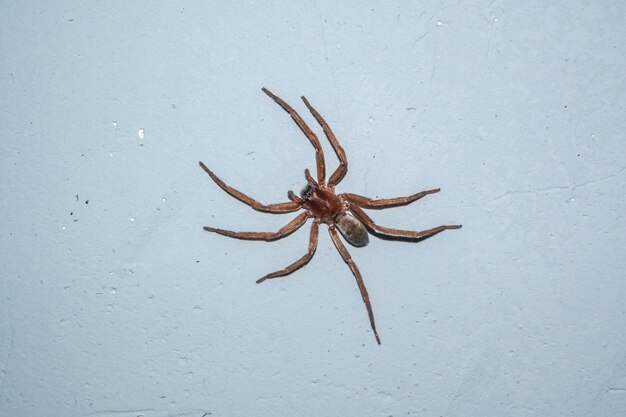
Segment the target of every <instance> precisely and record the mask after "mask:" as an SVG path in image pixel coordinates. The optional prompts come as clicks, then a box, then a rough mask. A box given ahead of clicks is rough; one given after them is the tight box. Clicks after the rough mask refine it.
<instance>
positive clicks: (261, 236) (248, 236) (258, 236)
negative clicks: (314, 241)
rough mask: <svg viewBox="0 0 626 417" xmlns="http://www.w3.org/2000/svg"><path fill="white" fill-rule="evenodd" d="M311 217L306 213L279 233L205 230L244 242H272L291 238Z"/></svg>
mask: <svg viewBox="0 0 626 417" xmlns="http://www.w3.org/2000/svg"><path fill="white" fill-rule="evenodd" d="M308 217H309V215H308V214H307V213H306V212H304V213H301V214H300V215H299V216H298V217H296V218H295V219H293V220H292V221H290V222H289V223H287V225H286V226H283V227H281V228H280V229H279V230H278V231H277V232H233V231H232V230H224V229H216V228H214V227H208V226H204V227H203V229H204V230H206V231H207V232H213V233H217V234H220V235H222V236H228V237H234V238H235V239H243V240H265V241H267V242H272V241H274V240H278V239H282V238H284V237H286V236H289V235H290V234H292V233H293V232H295V231H296V230H298V229H299V228H301V227H302V225H304V223H306V221H307V219H308Z"/></svg>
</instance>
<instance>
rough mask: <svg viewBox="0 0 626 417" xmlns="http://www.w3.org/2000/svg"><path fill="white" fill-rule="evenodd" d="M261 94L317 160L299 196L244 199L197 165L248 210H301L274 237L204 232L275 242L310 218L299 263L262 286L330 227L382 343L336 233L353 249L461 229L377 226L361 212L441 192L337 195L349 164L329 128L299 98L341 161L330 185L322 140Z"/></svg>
mask: <svg viewBox="0 0 626 417" xmlns="http://www.w3.org/2000/svg"><path fill="white" fill-rule="evenodd" d="M263 92H265V94H267V95H268V96H270V97H271V98H272V99H273V100H274V101H275V102H276V103H278V105H280V106H281V107H282V108H283V109H284V110H285V111H286V112H287V113H289V115H290V116H291V118H292V119H293V121H294V122H295V123H296V124H297V125H298V127H299V128H300V130H302V132H303V133H304V135H305V136H306V137H307V138H308V139H309V141H310V142H311V145H313V148H314V149H315V161H316V168H317V179H315V178H313V176H312V175H311V173H310V172H309V170H308V169H305V170H304V176H305V178H306V185H305V186H304V188H303V189H302V191H301V192H300V196H297V195H296V194H295V193H294V192H293V191H291V190H290V191H289V192H288V193H287V196H288V198H289V200H290V201H288V202H284V203H277V204H269V205H266V204H262V203H260V202H258V201H256V200H254V199H253V198H251V197H248V196H247V195H245V194H244V193H242V192H240V191H237V190H236V189H234V188H232V187H230V186H228V185H226V183H224V182H223V181H222V180H221V179H220V178H219V177H218V176H217V175H215V174H214V173H213V172H212V171H211V170H210V169H209V168H207V167H206V165H204V164H203V163H202V162H200V166H201V167H202V169H203V170H204V171H206V173H207V174H209V176H210V177H211V179H212V180H213V181H215V183H216V184H217V185H218V186H219V187H220V188H221V189H222V190H224V191H226V192H227V193H228V194H230V195H231V196H232V197H234V198H236V199H237V200H239V201H241V202H242V203H245V204H247V205H249V206H250V207H252V208H253V209H255V210H257V211H260V212H263V213H273V214H284V213H292V212H295V211H298V210H304V211H303V212H302V213H301V214H300V215H298V216H297V217H296V218H295V219H293V220H292V221H290V222H289V223H287V225H286V226H284V227H282V228H281V229H279V230H278V231H277V232H234V231H231V230H224V229H217V228H214V227H208V226H206V227H204V230H206V231H207V232H213V233H218V234H220V235H223V236H228V237H233V238H237V239H244V240H264V241H275V240H278V239H282V238H284V237H285V236H288V235H290V234H291V233H293V232H294V231H296V230H298V229H299V228H300V227H302V226H303V225H304V224H305V223H306V222H307V220H308V219H313V221H312V223H311V232H310V237H309V249H308V251H307V253H306V254H305V255H304V256H302V257H301V258H300V259H298V260H297V261H295V262H293V263H292V264H290V265H289V266H287V267H285V268H284V269H281V270H279V271H276V272H272V273H270V274H267V275H265V276H264V277H262V278H260V279H258V280H257V281H256V282H257V283H261V282H263V281H265V280H268V279H272V278H278V277H283V276H285V275H289V274H291V273H292V272H294V271H296V270H298V269H300V268H302V267H303V266H304V265H306V264H307V263H308V262H309V261H310V260H311V258H313V254H314V253H315V250H316V248H317V240H318V234H319V225H320V223H324V224H326V225H327V226H328V231H329V233H330V237H331V239H332V241H333V243H334V244H335V247H336V248H337V250H338V251H339V253H340V254H341V257H342V258H343V260H344V261H345V262H346V263H347V264H348V266H349V267H350V270H351V271H352V274H353V275H354V277H355V278H356V282H357V285H358V287H359V291H360V292H361V297H362V298H363V302H364V303H365V307H366V308H367V314H368V316H369V321H370V325H371V327H372V331H373V332H374V337H375V338H376V342H378V344H380V338H379V337H378V332H377V331H376V323H375V322H374V313H373V312H372V306H371V304H370V300H369V295H368V293H367V289H366V288H365V284H364V282H363V277H362V276H361V272H360V271H359V268H358V267H357V265H356V263H355V262H354V260H352V257H351V256H350V253H349V252H348V250H347V249H346V247H345V245H344V244H343V243H342V241H341V238H340V237H339V233H341V235H342V236H343V238H344V239H345V240H346V241H347V242H348V243H350V244H351V245H353V246H355V247H362V246H366V245H367V244H368V242H369V237H368V232H369V233H371V234H372V235H374V236H376V237H379V238H382V239H391V240H403V241H408V242H419V241H421V240H424V239H427V238H429V237H431V236H433V235H436V234H437V233H440V232H442V231H444V230H447V229H460V228H461V225H447V226H438V227H434V228H432V229H428V230H423V231H419V232H413V231H409V230H399V229H391V228H388V227H383V226H379V225H377V224H376V223H374V221H373V220H372V219H371V218H370V217H369V216H368V215H367V214H366V213H365V211H363V209H374V210H380V209H385V208H390V207H398V206H404V205H407V204H410V203H412V202H414V201H417V200H419V199H420V198H422V197H424V196H426V195H428V194H434V193H437V192H439V188H436V189H432V190H427V191H422V192H419V193H417V194H413V195H410V196H408V197H397V198H387V199H376V200H375V199H371V198H368V197H363V196H360V195H357V194H350V193H343V194H336V193H335V186H336V185H337V184H339V182H340V181H341V180H342V179H343V177H344V176H345V175H346V172H347V171H348V160H347V158H346V153H345V152H344V150H343V148H342V147H341V145H339V142H338V141H337V138H336V137H335V134H334V133H333V131H332V130H331V129H330V126H328V123H326V121H325V120H324V118H323V117H322V116H321V115H320V114H319V113H318V112H317V111H316V110H315V109H314V108H313V107H312V106H311V104H310V103H309V101H308V100H307V99H306V98H305V97H304V96H303V97H302V100H303V101H304V104H305V105H306V107H307V108H308V109H309V111H310V112H311V114H312V115H313V117H314V118H315V120H317V122H318V123H319V124H320V126H321V127H322V129H323V131H324V134H325V135H326V138H327V139H328V141H329V142H330V145H331V146H332V148H333V150H334V151H335V153H336V154H337V158H338V159H339V167H338V168H337V169H336V170H335V171H334V172H333V174H332V175H331V176H330V178H329V179H328V180H326V167H325V162H324V152H323V151H322V146H321V145H320V141H319V139H318V138H317V136H316V135H315V133H314V132H313V131H312V130H311V128H310V127H309V126H308V125H307V124H306V123H305V122H304V120H303V119H302V117H300V115H299V114H298V112H297V111H295V110H294V109H293V108H292V107H291V106H290V105H289V104H287V103H286V102H285V101H284V100H282V99H281V98H280V97H278V96H276V95H275V94H273V93H272V92H271V91H269V90H268V89H266V88H263Z"/></svg>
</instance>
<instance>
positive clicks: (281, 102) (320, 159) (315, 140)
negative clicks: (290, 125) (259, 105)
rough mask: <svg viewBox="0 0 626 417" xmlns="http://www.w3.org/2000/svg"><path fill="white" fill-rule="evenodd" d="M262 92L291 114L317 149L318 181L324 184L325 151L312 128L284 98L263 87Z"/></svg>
mask: <svg viewBox="0 0 626 417" xmlns="http://www.w3.org/2000/svg"><path fill="white" fill-rule="evenodd" d="M262 90H263V92H264V93H265V94H267V95H268V96H270V97H271V98H272V100H274V101H275V102H276V103H277V104H278V105H279V106H280V107H282V108H283V110H285V111H286V112H287V113H289V115H290V116H291V118H292V119H293V121H294V122H296V124H297V125H298V127H299V128H300V130H302V133H304V135H305V136H306V137H307V138H309V141H310V142H311V145H313V148H315V162H316V164H317V180H318V181H319V183H320V184H323V183H324V181H325V180H326V165H325V164H324V151H323V150H322V145H321V144H320V141H319V139H318V138H317V136H316V135H315V133H313V131H312V130H311V128H310V127H309V126H308V125H307V124H306V123H305V121H304V120H303V119H302V117H300V115H299V114H298V112H297V111H295V110H294V109H293V108H292V107H291V106H290V105H289V104H287V103H285V101H284V100H283V99H282V98H280V97H278V96H277V95H275V94H274V93H272V92H271V91H270V90H268V89H267V88H265V87H263V88H262Z"/></svg>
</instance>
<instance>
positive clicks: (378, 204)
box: [341, 188, 440, 210]
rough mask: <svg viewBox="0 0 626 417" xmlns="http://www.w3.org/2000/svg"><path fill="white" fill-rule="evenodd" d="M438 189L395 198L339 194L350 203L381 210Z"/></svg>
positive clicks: (416, 198)
mask: <svg viewBox="0 0 626 417" xmlns="http://www.w3.org/2000/svg"><path fill="white" fill-rule="evenodd" d="M439 191H440V189H439V188H435V189H432V190H427V191H422V192H420V193H416V194H413V195H410V196H408V197H397V198H382V199H380V200H374V199H371V198H368V197H363V196H361V195H358V194H350V193H344V194H341V197H344V198H345V199H346V200H348V201H349V202H351V203H354V204H356V205H358V206H359V207H363V208H368V209H374V210H382V209H386V208H391V207H400V206H406V205H407V204H411V203H413V202H415V201H417V200H419V199H420V198H423V197H425V196H427V195H429V194H435V193H438V192H439Z"/></svg>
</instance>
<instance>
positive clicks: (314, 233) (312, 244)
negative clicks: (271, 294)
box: [256, 220, 319, 284]
mask: <svg viewBox="0 0 626 417" xmlns="http://www.w3.org/2000/svg"><path fill="white" fill-rule="evenodd" d="M318 232H319V221H318V220H314V221H313V224H312V225H311V235H310V237H309V250H308V251H307V253H306V254H305V255H304V256H303V257H302V258H300V259H298V260H297V261H295V262H294V263H292V264H291V265H289V266H287V267H286V268H283V269H281V270H280V271H276V272H272V273H271V274H267V275H265V276H264V277H263V278H259V279H258V280H257V282H256V283H257V284H260V283H262V282H263V281H265V280H266V279H271V278H278V277H284V276H285V275H289V274H291V273H292V272H295V271H297V270H298V269H300V268H302V267H303V266H304V265H306V264H308V263H309V261H310V260H311V258H313V255H314V254H315V250H316V249H317V237H318Z"/></svg>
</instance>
